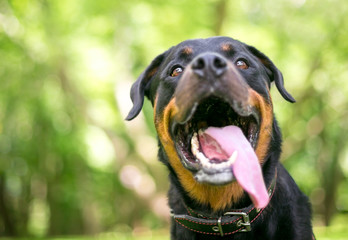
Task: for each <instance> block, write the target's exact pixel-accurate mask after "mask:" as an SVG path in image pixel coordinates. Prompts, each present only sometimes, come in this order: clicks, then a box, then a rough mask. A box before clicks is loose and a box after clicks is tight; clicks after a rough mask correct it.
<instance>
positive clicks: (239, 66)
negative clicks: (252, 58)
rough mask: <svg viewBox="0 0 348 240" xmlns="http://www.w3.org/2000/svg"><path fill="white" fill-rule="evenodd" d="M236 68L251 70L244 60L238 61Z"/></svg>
mask: <svg viewBox="0 0 348 240" xmlns="http://www.w3.org/2000/svg"><path fill="white" fill-rule="evenodd" d="M236 66H237V68H239V69H248V68H249V66H248V64H247V63H246V62H245V61H244V60H242V59H239V60H237V62H236Z"/></svg>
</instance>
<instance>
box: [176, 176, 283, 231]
mask: <svg viewBox="0 0 348 240" xmlns="http://www.w3.org/2000/svg"><path fill="white" fill-rule="evenodd" d="M276 181H277V171H276V173H275V176H274V178H273V180H272V182H271V185H270V186H269V188H268V195H269V196H270V200H271V199H272V197H273V194H274V191H275V187H276ZM186 208H187V211H188V214H175V213H174V212H173V210H171V217H172V218H173V219H174V220H175V221H176V222H177V223H179V224H180V225H182V226H183V227H185V228H187V229H189V230H191V231H194V232H198V233H202V234H208V235H220V236H224V235H230V234H234V233H237V232H249V231H251V227H252V225H251V224H252V223H253V222H254V221H255V220H256V219H257V218H258V217H259V216H260V215H261V213H262V212H263V210H265V208H267V206H266V207H265V208H261V209H258V208H255V207H254V205H253V204H251V205H250V206H248V207H246V208H243V209H234V210H231V211H228V212H225V213H224V214H223V215H222V216H219V217H209V216H204V215H203V214H200V213H197V212H195V211H194V210H192V209H191V208H189V207H186Z"/></svg>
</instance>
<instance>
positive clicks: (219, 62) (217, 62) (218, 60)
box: [213, 57, 226, 69]
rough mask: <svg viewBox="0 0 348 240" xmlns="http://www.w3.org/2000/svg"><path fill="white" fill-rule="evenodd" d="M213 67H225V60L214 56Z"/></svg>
mask: <svg viewBox="0 0 348 240" xmlns="http://www.w3.org/2000/svg"><path fill="white" fill-rule="evenodd" d="M213 65H214V67H216V68H217V69H221V68H225V67H226V62H225V60H223V59H222V58H220V57H215V58H214V61H213Z"/></svg>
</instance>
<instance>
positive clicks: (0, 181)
mask: <svg viewBox="0 0 348 240" xmlns="http://www.w3.org/2000/svg"><path fill="white" fill-rule="evenodd" d="M9 212H10V211H9V209H8V206H7V200H6V192H5V174H4V173H1V174H0V219H1V220H2V224H3V227H4V232H1V230H0V236H1V235H4V236H10V237H14V236H15V235H16V231H15V226H13V224H12V223H13V220H12V217H11V215H10V213H9Z"/></svg>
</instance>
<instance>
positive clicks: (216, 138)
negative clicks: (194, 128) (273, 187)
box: [199, 126, 269, 208]
mask: <svg viewBox="0 0 348 240" xmlns="http://www.w3.org/2000/svg"><path fill="white" fill-rule="evenodd" d="M199 142H200V145H201V148H202V151H203V153H204V155H205V156H206V157H207V158H209V159H211V160H215V162H222V161H227V160H228V158H229V157H230V156H231V155H232V153H233V152H234V151H237V158H236V161H235V162H234V163H233V168H232V170H233V174H234V176H235V177H236V179H237V181H238V183H239V184H240V185H241V186H242V188H243V189H244V190H245V191H246V192H248V194H249V196H250V198H251V199H252V201H253V203H254V205H255V207H257V208H264V207H266V206H267V204H268V201H269V197H268V194H267V189H266V186H265V183H264V181H263V176H262V171H261V166H260V163H259V161H258V158H257V156H256V154H255V152H254V149H253V148H252V147H251V145H250V143H249V142H248V140H247V139H246V138H245V136H244V134H243V132H242V130H241V129H240V128H239V127H237V126H226V127H223V128H217V127H209V128H208V129H206V130H205V131H204V132H203V133H200V134H199Z"/></svg>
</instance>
